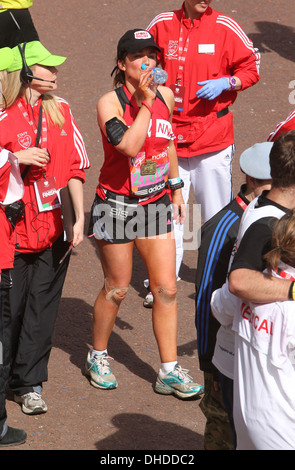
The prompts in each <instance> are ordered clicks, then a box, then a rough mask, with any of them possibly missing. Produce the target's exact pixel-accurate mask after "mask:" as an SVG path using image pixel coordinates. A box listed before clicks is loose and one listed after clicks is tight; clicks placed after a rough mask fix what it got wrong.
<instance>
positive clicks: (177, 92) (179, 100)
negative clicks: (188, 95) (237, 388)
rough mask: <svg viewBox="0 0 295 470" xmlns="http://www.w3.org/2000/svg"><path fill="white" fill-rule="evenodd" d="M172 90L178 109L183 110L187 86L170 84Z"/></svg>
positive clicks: (176, 108)
mask: <svg viewBox="0 0 295 470" xmlns="http://www.w3.org/2000/svg"><path fill="white" fill-rule="evenodd" d="M170 88H171V90H172V91H173V93H174V100H175V107H174V109H175V110H176V111H179V112H180V111H183V101H184V95H185V87H184V86H182V85H170Z"/></svg>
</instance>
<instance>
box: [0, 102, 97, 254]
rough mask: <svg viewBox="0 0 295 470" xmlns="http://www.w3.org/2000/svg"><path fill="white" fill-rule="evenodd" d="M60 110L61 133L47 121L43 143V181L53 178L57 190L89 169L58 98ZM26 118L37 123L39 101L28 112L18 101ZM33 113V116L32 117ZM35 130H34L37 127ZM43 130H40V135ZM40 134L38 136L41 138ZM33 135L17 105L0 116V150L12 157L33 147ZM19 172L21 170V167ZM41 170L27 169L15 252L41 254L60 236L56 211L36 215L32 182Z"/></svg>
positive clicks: (79, 140)
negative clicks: (46, 154)
mask: <svg viewBox="0 0 295 470" xmlns="http://www.w3.org/2000/svg"><path fill="white" fill-rule="evenodd" d="M58 100H59V101H60V103H61V106H62V112H63V114H64V117H65V123H64V125H63V127H62V129H59V127H58V126H53V125H52V123H50V122H48V121H47V143H46V145H45V144H44V143H42V145H41V146H42V147H44V148H45V147H46V148H47V149H48V152H49V154H50V162H49V163H48V165H47V166H46V168H45V171H46V177H50V176H55V178H56V189H60V188H62V187H64V186H66V185H67V183H68V181H69V179H71V178H73V177H77V178H80V179H81V180H82V182H84V181H85V172H84V169H86V168H89V167H90V163H89V160H88V157H87V154H86V150H85V146H84V142H83V138H82V136H81V134H80V131H79V129H78V127H77V125H76V122H75V120H74V118H73V116H72V113H71V110H70V107H69V105H68V104H67V103H66V102H65V101H64V100H62V99H60V98H58ZM20 101H21V103H22V105H23V106H24V108H25V110H26V111H27V113H28V115H29V118H30V119H32V121H34V122H35V123H38V116H39V108H40V106H41V100H39V102H38V103H37V104H36V106H34V107H33V108H31V106H29V105H27V104H26V102H25V100H24V99H22V98H20ZM32 112H33V116H32ZM36 127H37V126H36ZM43 132H44V129H42V134H43ZM42 134H41V135H42ZM35 140H36V135H35V132H34V128H33V126H31V125H30V123H29V122H28V120H27V119H26V118H25V116H24V114H23V113H22V111H21V110H20V109H19V106H18V104H17V103H15V104H14V105H13V106H11V107H10V108H8V109H6V110H5V111H3V112H2V113H1V114H0V147H2V148H6V149H8V150H10V151H11V152H12V153H13V152H17V151H19V150H23V149H25V148H28V147H33V146H34V144H35ZM20 169H21V172H22V171H23V170H24V166H23V165H21V168H20ZM43 172H44V170H43V169H40V168H38V167H36V166H30V170H29V172H28V173H27V175H26V177H25V179H24V184H25V193H24V196H23V202H24V203H25V217H24V218H23V219H22V220H21V221H20V222H18V224H17V227H16V243H17V250H18V251H21V252H31V251H42V250H44V249H45V248H47V247H49V246H51V245H52V244H53V243H54V242H55V241H56V240H57V238H59V236H60V235H61V234H62V233H63V224H62V219H61V211H60V209H59V208H56V209H54V210H52V211H48V212H41V213H39V211H38V208H37V202H36V195H35V190H34V181H35V180H38V179H40V178H42V177H43Z"/></svg>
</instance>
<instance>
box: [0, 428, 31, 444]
mask: <svg viewBox="0 0 295 470" xmlns="http://www.w3.org/2000/svg"><path fill="white" fill-rule="evenodd" d="M26 439H27V433H26V432H25V431H24V430H23V429H17V428H11V427H10V426H7V430H6V433H5V434H4V436H3V437H2V438H1V439H0V447H9V446H19V445H20V444H24V443H25V442H26Z"/></svg>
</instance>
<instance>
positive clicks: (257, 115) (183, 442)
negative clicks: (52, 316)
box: [7, 0, 295, 466]
mask: <svg viewBox="0 0 295 470" xmlns="http://www.w3.org/2000/svg"><path fill="white" fill-rule="evenodd" d="M180 4H181V1H176V0H173V1H168V0H165V1H161V2H159V1H157V0H150V1H149V2H139V1H137V0H128V1H127V0H121V1H118V0H87V2H86V1H85V2H80V1H78V0H63V1H62V2H61V1H59V0H51V1H48V0H35V2H34V6H33V7H32V9H31V14H32V17H33V19H34V22H35V25H36V27H37V30H38V32H39V35H40V39H41V41H42V42H43V44H44V45H45V46H46V47H47V48H48V49H49V50H50V51H51V52H52V53H56V54H59V55H65V56H67V57H68V60H67V61H66V62H65V63H64V64H63V65H62V66H61V67H60V70H59V76H58V84H59V88H58V94H59V95H60V96H62V97H63V98H65V99H66V100H68V102H69V103H70V105H71V108H72V111H73V114H74V116H75V119H76V121H77V123H78V125H79V127H80V130H81V132H82V134H83V137H84V140H85V144H86V148H87V151H88V155H89V159H90V161H91V164H92V167H91V169H90V170H89V171H87V181H86V184H85V187H84V189H85V193H84V194H85V213H86V224H85V231H86V227H87V222H88V219H89V210H90V207H91V203H92V200H93V196H94V191H95V187H96V183H97V178H98V174H99V169H100V166H101V164H102V161H103V153H102V147H101V137H100V133H99V130H98V127H97V123H96V102H97V99H98V97H100V96H101V95H102V94H104V93H105V92H107V91H109V90H111V88H112V80H111V78H110V72H111V70H112V68H113V66H114V58H115V52H116V45H117V41H118V39H119V38H120V37H121V35H122V34H123V33H124V32H125V31H126V30H127V29H131V28H137V27H139V28H145V27H146V26H147V25H148V23H149V22H150V20H151V19H152V18H153V17H154V16H155V15H157V14H158V13H160V12H162V11H169V10H171V9H174V8H178V7H179V5H180ZM212 6H213V8H215V9H216V10H218V11H221V12H223V13H225V14H228V15H230V16H232V17H233V18H234V19H235V20H236V21H237V22H238V23H240V24H241V25H242V27H243V29H244V31H245V32H246V33H247V34H248V36H249V37H250V38H251V39H252V40H253V42H254V45H255V46H256V47H258V48H259V50H260V52H261V55H262V57H261V59H262V60H261V80H260V82H259V83H258V84H257V85H256V86H254V87H253V88H251V89H248V90H246V91H244V92H242V93H241V94H240V95H239V96H238V99H237V101H236V103H235V104H234V106H233V108H232V112H233V114H234V127H235V140H236V154H235V161H234V166H233V181H234V189H235V192H236V191H237V190H238V189H239V187H240V184H241V183H242V182H243V181H244V178H243V176H242V174H241V173H240V170H239V165H238V160H239V155H240V153H241V152H242V151H243V150H244V149H246V148H247V147H249V146H251V145H253V144H254V143H256V142H262V141H265V140H266V139H267V137H268V135H269V133H270V132H271V131H272V130H273V129H274V127H275V126H276V124H277V123H278V122H280V121H281V120H283V119H285V118H286V117H287V115H288V114H289V112H290V111H291V110H292V109H293V108H294V101H292V91H294V89H295V83H292V80H294V79H295V76H294V75H295V74H294V61H295V36H294V24H295V12H294V8H292V6H293V1H291V0H285V1H283V0H264V1H257V0H256V1H254V0H248V1H245V2H244V1H241V0H240V1H234V0H214V1H213V2H212ZM208 190H209V188H208ZM210 190H211V189H210ZM194 203H195V201H194V197H193V196H191V199H190V205H189V206H190V211H191V210H192V208H193V204H194ZM196 263H197V252H196V250H195V249H193V250H186V251H185V254H184V262H183V266H182V269H181V273H180V276H181V278H182V280H181V281H180V282H179V283H178V304H179V333H178V355H179V361H180V363H181V364H182V366H183V367H185V368H188V369H189V370H190V372H191V374H192V375H193V377H194V378H195V379H196V380H197V381H199V382H200V383H203V374H202V373H201V372H200V370H199V365H198V356H197V343H196V330H195V325H194V276H195V269H196ZM145 277H146V271H145V267H144V265H143V263H142V261H141V259H140V258H139V256H138V254H137V252H136V251H135V252H134V270H133V277H132V281H131V285H130V289H129V292H128V296H127V299H126V300H125V302H124V303H123V304H122V305H121V308H120V312H119V315H118V318H117V321H116V324H115V327H114V330H113V333H112V336H111V340H110V345H109V354H110V355H111V356H112V357H114V359H115V361H114V362H112V370H113V372H114V373H115V375H116V377H117V379H118V382H119V387H118V388H117V389H116V390H112V391H100V390H97V389H95V388H93V387H91V386H90V384H89V382H88V379H87V378H86V377H85V375H84V363H85V358H86V354H87V351H88V349H89V346H90V345H91V342H92V341H91V325H92V307H93V304H94V301H95V299H96V295H97V293H98V291H99V289H100V288H101V286H102V283H103V276H102V270H101V266H100V262H99V259H98V256H97V253H96V250H95V247H94V245H93V244H92V242H91V241H89V240H88V239H87V237H86V236H85V240H84V242H83V244H81V245H80V246H79V247H78V248H77V249H76V250H75V251H74V253H73V255H72V258H71V263H70V268H69V272H68V276H67V279H66V283H65V286H64V291H63V296H62V300H61V304H60V310H59V316H58V319H57V323H56V328H55V334H54V344H53V349H52V354H51V358H50V363H49V380H48V382H47V383H46V384H45V385H44V391H43V396H44V399H45V400H46V403H47V405H48V412H47V413H46V414H44V415H38V416H27V415H25V414H23V413H22V412H21V409H20V407H19V405H17V404H16V403H14V402H13V401H12V400H11V397H10V396H8V400H7V411H8V424H9V425H11V426H14V427H21V428H24V429H25V430H26V431H27V434H28V438H27V442H26V443H25V444H24V445H22V446H19V447H17V448H13V450H49V451H54V450H69V451H72V450H80V451H82V450H98V451H99V453H95V454H92V456H93V455H95V457H94V458H95V462H96V463H101V464H103V463H105V462H104V461H102V460H100V459H101V458H102V457H101V456H104V455H109V457H111V456H118V455H126V454H124V452H125V451H128V452H129V453H132V452H133V451H135V450H138V451H142V452H144V453H146V454H147V455H149V454H151V452H152V451H154V452H156V453H163V452H164V451H165V452H166V453H167V452H170V453H173V452H174V453H178V454H183V455H184V456H185V455H188V454H192V452H194V459H195V460H194V462H192V463H198V462H200V460H199V459H200V458H201V456H202V453H201V452H198V451H201V450H202V449H203V433H204V426H205V419H204V416H203V414H202V412H201V410H200V408H199V402H200V400H190V401H182V400H178V399H176V398H175V397H172V396H162V395H158V394H156V393H154V391H153V384H154V382H155V380H156V375H157V371H158V368H159V357H158V351H157V346H156V343H155V340H154V336H153V331H152V324H151V310H149V309H145V308H144V307H143V305H142V301H143V298H144V296H145V293H146V292H145V289H144V287H143V279H145ZM11 450H12V448H11ZM206 454H207V453H206ZM76 455H78V454H76ZM74 457H75V455H74ZM207 458H208V454H207V456H206V459H207ZM15 459H17V460H20V459H23V454H19V453H17V454H16V455H15V456H14V461H15V462H16V460H15ZM109 463H115V461H114V462H109ZM116 463H120V462H119V461H118V460H117V461H116ZM139 463H140V464H142V463H146V464H149V463H151V462H149V461H146V462H144V461H143V460H141V462H139ZM158 463H159V462H158ZM160 463H165V462H163V461H162V462H160ZM187 463H188V462H187ZM134 465H135V463H134ZM134 465H133V466H134Z"/></svg>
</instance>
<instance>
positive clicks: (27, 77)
mask: <svg viewBox="0 0 295 470" xmlns="http://www.w3.org/2000/svg"><path fill="white" fill-rule="evenodd" d="M26 44H27V43H26V42H24V44H23V46H22V45H21V44H18V48H19V52H20V54H21V56H22V60H23V67H22V69H21V72H20V81H21V82H22V83H23V84H24V85H27V84H28V83H31V81H32V80H33V78H34V76H33V72H32V70H31V69H30V67H29V66H28V64H27V62H26V59H25V48H26Z"/></svg>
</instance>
